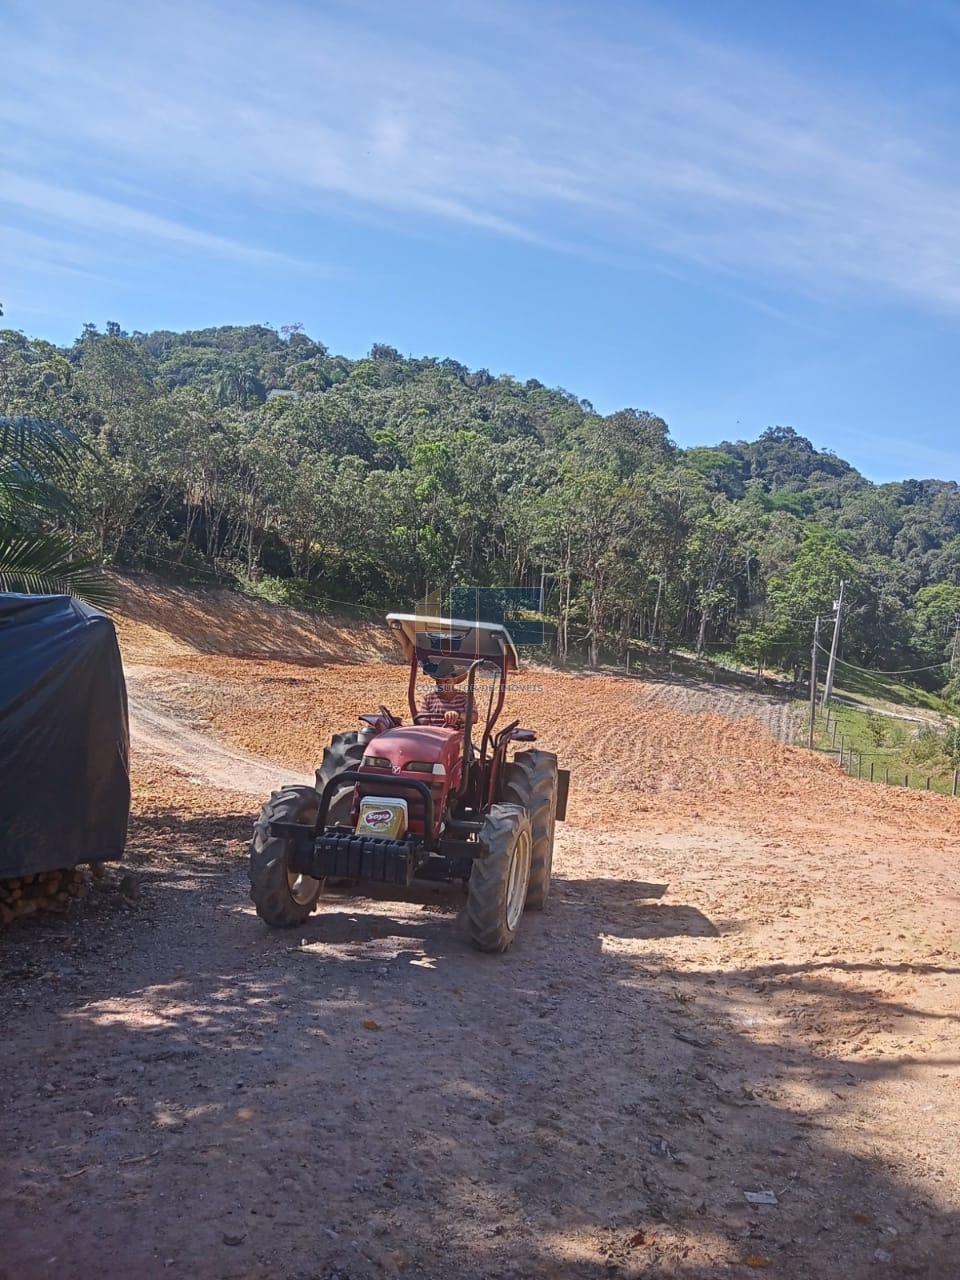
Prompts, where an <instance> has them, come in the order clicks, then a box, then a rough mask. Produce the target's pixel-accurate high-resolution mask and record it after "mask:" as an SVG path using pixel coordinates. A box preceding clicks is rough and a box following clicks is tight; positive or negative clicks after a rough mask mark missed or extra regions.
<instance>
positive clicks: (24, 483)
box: [0, 458, 74, 520]
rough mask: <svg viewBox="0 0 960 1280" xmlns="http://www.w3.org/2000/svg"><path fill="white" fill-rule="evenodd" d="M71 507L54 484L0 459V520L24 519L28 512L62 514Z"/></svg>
mask: <svg viewBox="0 0 960 1280" xmlns="http://www.w3.org/2000/svg"><path fill="white" fill-rule="evenodd" d="M73 505H74V504H73V502H72V501H71V499H70V498H69V497H68V495H67V494H65V493H64V492H63V490H62V489H61V488H59V486H58V485H57V484H56V483H55V482H53V481H51V480H49V479H47V478H46V477H44V476H39V475H37V474H36V473H35V472H32V471H26V470H25V469H24V468H23V467H22V466H20V464H19V463H16V462H13V463H7V462H6V460H5V459H3V458H0V519H9V520H14V519H18V518H25V517H26V514H27V513H29V512H33V513H41V512H46V513H48V514H50V515H66V514H67V513H69V512H71V511H72V510H73Z"/></svg>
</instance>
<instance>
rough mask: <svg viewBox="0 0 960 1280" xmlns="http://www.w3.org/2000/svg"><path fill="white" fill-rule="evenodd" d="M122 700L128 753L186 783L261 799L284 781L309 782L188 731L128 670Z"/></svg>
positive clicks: (283, 768)
mask: <svg viewBox="0 0 960 1280" xmlns="http://www.w3.org/2000/svg"><path fill="white" fill-rule="evenodd" d="M127 702H128V706H129V710H130V743H131V748H132V750H133V751H134V752H138V753H144V754H145V755H147V756H151V755H153V756H162V757H163V758H164V759H165V760H166V761H167V762H168V763H169V764H171V765H173V767H174V768H176V769H178V770H179V771H180V772H181V773H183V774H184V775H185V776H186V777H187V778H188V779H189V780H190V781H191V782H195V783H201V784H203V785H205V786H212V787H219V788H222V789H223V790H225V791H234V792H242V793H243V794H244V795H251V796H258V797H260V798H265V797H266V796H268V795H269V794H270V792H271V791H275V790H277V789H278V788H280V787H282V786H285V785H287V784H289V783H292V782H306V783H311V782H312V781H313V779H312V778H310V777H307V776H306V775H305V774H295V771H293V770H291V769H290V768H289V767H288V766H286V765H280V764H271V763H270V762H269V761H267V760H263V759H260V758H258V757H256V756H252V755H247V754H246V753H244V752H242V751H237V750H235V749H234V748H233V747H230V746H227V745H226V744H224V743H220V742H218V741H217V740H216V739H215V738H213V737H211V735H210V734H207V733H200V732H198V731H197V730H196V729H191V728H190V727H189V726H188V725H186V724H185V723H184V721H183V720H182V719H180V718H178V717H176V716H174V715H170V714H168V713H167V712H165V711H163V710H161V709H160V708H159V707H158V706H157V705H156V703H155V702H154V701H153V700H152V699H151V698H150V695H149V694H148V693H147V692H146V691H145V690H144V689H142V688H141V687H140V685H139V684H138V682H137V680H136V679H135V678H131V675H130V669H129V668H127Z"/></svg>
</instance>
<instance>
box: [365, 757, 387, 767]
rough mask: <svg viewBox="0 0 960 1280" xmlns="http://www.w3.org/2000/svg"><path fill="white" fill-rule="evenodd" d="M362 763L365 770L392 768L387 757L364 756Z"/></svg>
mask: <svg viewBox="0 0 960 1280" xmlns="http://www.w3.org/2000/svg"><path fill="white" fill-rule="evenodd" d="M360 763H361V764H362V765H363V767H364V768H365V769H389V768H390V761H389V760H388V759H387V758H386V757H385V756H364V757H363V759H362V760H361V761H360Z"/></svg>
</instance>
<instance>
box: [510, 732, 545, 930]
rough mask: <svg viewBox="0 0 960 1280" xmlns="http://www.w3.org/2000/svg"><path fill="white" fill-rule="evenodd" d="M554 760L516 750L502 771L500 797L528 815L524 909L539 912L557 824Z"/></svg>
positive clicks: (543, 902)
mask: <svg viewBox="0 0 960 1280" xmlns="http://www.w3.org/2000/svg"><path fill="white" fill-rule="evenodd" d="M557 786H558V783H557V757H556V756H555V755H554V754H553V752H552V751H520V752H518V753H517V755H515V756H514V758H513V760H512V761H511V762H510V763H509V764H508V765H507V767H506V769H505V770H504V783H503V790H502V798H503V800H504V801H506V802H507V803H509V804H519V805H522V806H523V808H524V809H526V811H527V813H528V814H529V815H530V832H531V835H532V837H533V859H532V862H531V866H530V887H529V888H528V889H527V910H528V911H542V910H543V908H544V907H545V906H546V905H547V898H548V897H549V894H550V878H551V875H552V874H553V838H554V831H555V829H556V825H557Z"/></svg>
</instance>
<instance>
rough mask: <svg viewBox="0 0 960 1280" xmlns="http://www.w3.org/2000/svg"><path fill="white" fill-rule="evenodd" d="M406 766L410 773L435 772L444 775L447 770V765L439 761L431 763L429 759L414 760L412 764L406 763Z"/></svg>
mask: <svg viewBox="0 0 960 1280" xmlns="http://www.w3.org/2000/svg"><path fill="white" fill-rule="evenodd" d="M404 768H405V769H407V770H408V772H410V773H433V774H437V775H438V776H440V777H443V775H444V774H445V773H446V772H447V767H446V765H443V764H441V763H440V762H439V761H437V763H436V764H431V763H430V761H429V760H414V761H412V762H411V763H410V764H408V765H404Z"/></svg>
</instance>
